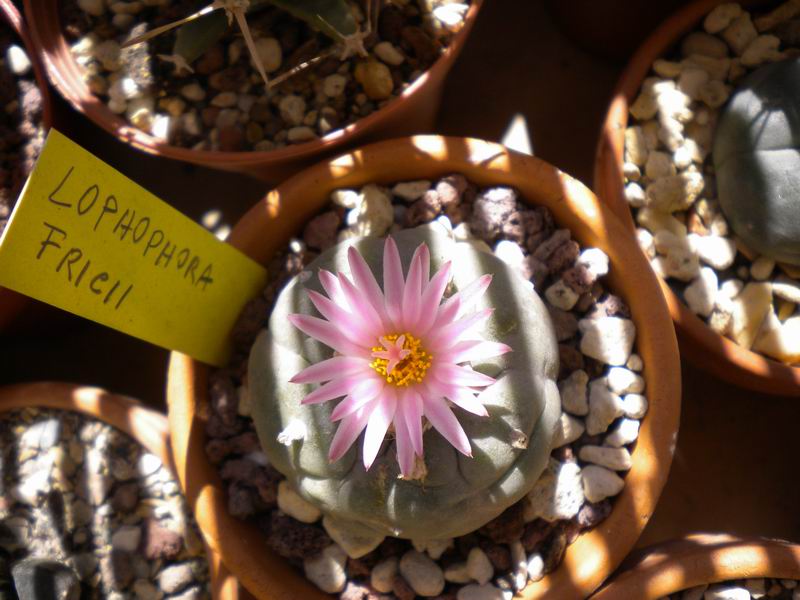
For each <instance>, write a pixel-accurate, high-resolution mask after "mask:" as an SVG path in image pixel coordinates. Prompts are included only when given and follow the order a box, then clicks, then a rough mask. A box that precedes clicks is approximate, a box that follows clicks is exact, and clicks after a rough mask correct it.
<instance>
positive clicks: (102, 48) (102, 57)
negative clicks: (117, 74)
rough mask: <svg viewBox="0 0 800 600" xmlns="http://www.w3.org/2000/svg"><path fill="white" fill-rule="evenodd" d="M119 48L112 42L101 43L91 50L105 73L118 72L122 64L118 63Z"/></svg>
mask: <svg viewBox="0 0 800 600" xmlns="http://www.w3.org/2000/svg"><path fill="white" fill-rule="evenodd" d="M120 50H121V49H120V46H119V43H118V42H116V41H114V40H106V41H104V42H101V43H100V44H98V45H97V46H95V47H94V48H93V49H92V53H93V54H94V57H95V58H96V59H97V60H99V61H100V63H101V64H102V65H103V68H104V69H105V70H106V71H119V69H120V67H121V66H122V63H121V62H120Z"/></svg>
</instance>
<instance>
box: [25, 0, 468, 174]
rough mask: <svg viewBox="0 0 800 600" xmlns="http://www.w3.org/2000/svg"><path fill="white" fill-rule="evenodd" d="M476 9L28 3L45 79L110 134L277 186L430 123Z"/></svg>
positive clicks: (335, 0)
mask: <svg viewBox="0 0 800 600" xmlns="http://www.w3.org/2000/svg"><path fill="white" fill-rule="evenodd" d="M479 6H480V2H471V3H449V2H419V3H418V4H417V3H403V4H383V3H381V2H375V1H374V0H369V1H368V2H362V1H360V0H331V1H325V2H320V1H319V0H308V1H304V2H265V1H261V0H258V1H252V2H220V3H213V4H210V5H208V6H206V7H205V8H202V9H201V10H199V11H196V12H193V11H191V10H188V11H185V12H179V10H178V9H177V8H176V7H174V6H171V5H170V6H167V5H164V4H163V3H154V4H152V5H149V6H147V7H144V8H143V9H142V10H138V11H134V13H131V14H123V15H122V16H120V15H119V14H117V13H114V12H113V11H109V10H108V7H107V6H106V3H105V2H103V1H102V0H101V1H99V2H97V1H94V2H77V1H76V0H65V1H64V2H60V3H58V5H57V3H56V2H55V0H52V2H51V4H49V5H47V6H46V7H44V6H42V5H39V4H38V3H34V2H31V3H29V5H28V7H27V11H28V14H29V15H30V16H31V19H32V22H33V23H34V24H35V31H34V32H33V35H34V38H35V39H36V40H37V43H38V44H39V48H40V51H41V52H42V54H43V57H44V62H45V65H46V66H47V69H48V74H49V76H50V78H51V81H52V82H53V84H54V85H55V87H56V88H57V89H58V90H59V91H60V92H61V93H62V94H63V95H64V96H65V98H67V100H69V101H70V102H71V103H72V104H73V106H74V107H75V108H76V109H77V110H79V111H82V112H84V113H85V114H86V115H87V116H88V117H89V118H91V119H92V120H94V121H95V122H96V123H97V124H99V125H100V126H102V127H104V128H105V129H106V130H107V131H110V132H111V133H113V134H114V135H116V136H117V137H119V138H120V139H122V140H124V141H126V142H129V143H132V144H133V145H135V146H136V147H138V148H140V149H143V150H145V151H148V152H151V153H154V154H159V155H163V156H167V157H170V158H174V159H178V160H183V161H187V162H192V163H195V164H200V165H204V166H208V167H212V168H219V169H226V170H234V171H239V172H246V173H249V174H251V175H254V176H256V177H260V178H263V179H267V180H270V181H273V182H274V181H277V180H279V179H280V178H283V177H285V176H286V175H287V174H290V173H291V172H293V171H295V170H297V169H298V168H300V167H301V166H303V165H305V164H308V163H309V162H310V161H311V160H312V159H313V157H314V156H318V155H320V154H321V153H323V152H326V151H330V150H333V149H334V148H340V147H342V146H343V145H345V144H349V143H352V142H353V141H355V140H358V139H363V138H365V137H373V138H374V137H376V136H379V135H387V134H398V133H401V132H402V133H412V132H417V131H424V130H426V129H429V128H430V127H432V125H433V118H434V116H435V113H436V109H437V106H438V101H439V96H440V94H441V91H442V83H443V80H444V77H445V75H446V72H447V71H448V70H449V68H450V66H451V65H452V63H453V62H454V60H455V58H456V55H457V54H458V52H459V51H460V49H461V47H462V46H463V43H464V38H465V36H466V35H467V33H468V31H469V29H470V28H471V24H472V22H473V21H474V19H475V16H476V13H477V10H478V8H479ZM181 10H183V9H181ZM158 34H161V35H158ZM440 57H441V60H439V58H440Z"/></svg>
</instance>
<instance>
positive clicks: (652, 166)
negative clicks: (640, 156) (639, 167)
mask: <svg viewBox="0 0 800 600" xmlns="http://www.w3.org/2000/svg"><path fill="white" fill-rule="evenodd" d="M644 173H645V175H647V177H649V178H650V179H658V178H659V177H669V176H670V175H675V165H673V164H672V160H671V158H670V155H669V154H667V153H666V152H657V151H654V152H651V153H650V154H648V155H647V163H645V166H644Z"/></svg>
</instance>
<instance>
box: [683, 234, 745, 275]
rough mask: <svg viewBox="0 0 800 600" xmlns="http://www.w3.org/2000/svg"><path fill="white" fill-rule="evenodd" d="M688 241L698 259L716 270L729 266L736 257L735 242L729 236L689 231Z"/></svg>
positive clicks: (722, 269)
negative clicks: (698, 233) (699, 233)
mask: <svg viewBox="0 0 800 600" xmlns="http://www.w3.org/2000/svg"><path fill="white" fill-rule="evenodd" d="M689 243H690V244H691V246H692V248H693V249H694V250H695V252H697V256H698V257H699V258H700V260H702V261H703V262H704V263H706V264H707V265H709V266H712V267H714V268H715V269H717V270H718V271H724V270H725V269H727V268H728V267H730V266H731V265H732V264H733V261H734V259H735V258H736V242H734V241H733V240H732V239H731V238H726V237H721V236H717V235H697V234H695V233H690V234H689Z"/></svg>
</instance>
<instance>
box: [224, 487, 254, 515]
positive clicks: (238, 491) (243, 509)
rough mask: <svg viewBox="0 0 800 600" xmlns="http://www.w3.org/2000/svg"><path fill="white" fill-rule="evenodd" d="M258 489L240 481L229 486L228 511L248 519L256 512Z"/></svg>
mask: <svg viewBox="0 0 800 600" xmlns="http://www.w3.org/2000/svg"><path fill="white" fill-rule="evenodd" d="M256 494H257V493H256V491H255V490H254V489H253V488H251V487H249V486H246V485H244V484H242V483H239V482H238V481H234V482H233V483H231V484H230V485H229V486H228V512H229V513H231V515H233V516H234V517H236V518H239V519H246V518H247V517H249V516H251V515H253V514H254V513H255V512H256V503H255V498H256Z"/></svg>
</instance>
